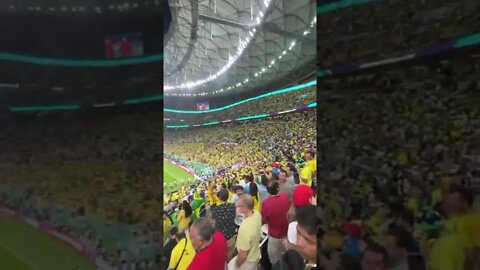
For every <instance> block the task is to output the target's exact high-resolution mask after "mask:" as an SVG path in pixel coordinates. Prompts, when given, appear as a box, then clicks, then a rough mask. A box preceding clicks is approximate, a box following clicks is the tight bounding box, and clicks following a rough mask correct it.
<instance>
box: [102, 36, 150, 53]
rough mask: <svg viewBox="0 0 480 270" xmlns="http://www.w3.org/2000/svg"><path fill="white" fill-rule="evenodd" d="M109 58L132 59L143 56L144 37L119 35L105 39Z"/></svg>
mask: <svg viewBox="0 0 480 270" xmlns="http://www.w3.org/2000/svg"><path fill="white" fill-rule="evenodd" d="M105 54H106V57H107V58H119V57H132V56H141V55H143V35H142V34H141V33H130V34H119V35H112V36H108V37H106V38H105Z"/></svg>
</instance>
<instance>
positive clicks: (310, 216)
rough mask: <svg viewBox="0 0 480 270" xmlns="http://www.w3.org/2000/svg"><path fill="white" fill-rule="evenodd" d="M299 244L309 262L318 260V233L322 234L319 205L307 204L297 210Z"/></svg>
mask: <svg viewBox="0 0 480 270" xmlns="http://www.w3.org/2000/svg"><path fill="white" fill-rule="evenodd" d="M296 220H297V245H298V246H299V248H300V249H301V250H302V255H303V256H304V258H305V259H307V260H308V261H309V262H312V263H315V262H316V261H317V235H322V234H323V231H322V229H321V220H320V216H319V215H318V213H317V207H316V206H314V205H306V206H303V207H300V208H299V209H297V211H296Z"/></svg>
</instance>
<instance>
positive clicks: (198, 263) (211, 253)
mask: <svg viewBox="0 0 480 270" xmlns="http://www.w3.org/2000/svg"><path fill="white" fill-rule="evenodd" d="M213 223H214V221H212V220H209V219H206V218H200V219H197V220H195V221H194V222H193V224H192V226H191V227H190V233H189V234H190V238H191V239H192V245H193V248H194V249H195V251H196V254H195V257H194V258H193V260H192V263H191V264H190V266H189V267H188V270H203V269H212V270H225V265H226V262H227V240H226V239H225V236H224V235H223V233H222V232H218V231H217V232H215V226H214V224H213Z"/></svg>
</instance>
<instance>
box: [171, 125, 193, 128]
mask: <svg viewBox="0 0 480 270" xmlns="http://www.w3.org/2000/svg"><path fill="white" fill-rule="evenodd" d="M189 126H190V125H178V126H167V128H188V127H189Z"/></svg>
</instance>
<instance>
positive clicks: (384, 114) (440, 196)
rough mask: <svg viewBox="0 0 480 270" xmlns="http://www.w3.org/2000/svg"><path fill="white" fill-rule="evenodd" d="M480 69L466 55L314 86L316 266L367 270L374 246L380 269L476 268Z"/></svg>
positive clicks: (327, 80)
mask: <svg viewBox="0 0 480 270" xmlns="http://www.w3.org/2000/svg"><path fill="white" fill-rule="evenodd" d="M479 63H480V62H479V61H478V57H477V56H476V55H475V53H472V52H465V53H459V54H454V55H450V56H443V57H442V56H438V57H436V58H434V59H431V60H430V61H416V62H413V63H408V64H406V65H403V66H391V67H389V68H384V69H382V70H380V69H377V70H372V71H363V72H361V73H357V74H350V75H344V76H337V77H331V78H325V79H324V80H321V81H319V85H318V87H319V94H318V110H319V112H318V115H319V118H318V124H319V125H318V128H319V129H318V137H319V145H318V153H319V154H318V161H319V169H318V171H319V178H320V179H322V180H324V181H326V183H328V184H325V185H322V186H321V187H323V188H325V189H323V190H322V189H320V192H319V198H318V199H319V206H320V207H321V208H322V210H323V213H322V214H323V215H322V221H323V223H324V224H325V230H326V234H325V236H324V238H323V239H322V243H323V246H324V250H322V253H324V254H327V255H325V256H324V257H322V260H323V263H324V265H327V266H328V265H329V263H332V262H335V264H336V267H339V268H340V269H371V268H368V267H366V266H365V263H366V261H367V260H368V256H369V253H368V251H369V249H370V248H372V247H373V246H375V245H376V246H377V247H380V248H381V249H383V250H386V252H387V254H388V257H389V261H384V264H385V269H393V268H388V267H405V268H403V269H442V268H446V269H447V268H448V269H474V268H468V267H474V265H476V264H478V261H476V257H475V255H473V254H474V252H475V249H476V248H477V247H478V246H479V245H480V244H479V242H478V240H475V239H478V236H479V235H478V230H476V229H474V228H475V227H478V225H480V215H479V214H478V213H479V209H478V205H475V203H474V200H476V199H475V198H476V197H478V193H479V191H480V190H479V189H478V186H479V182H480V181H479V179H478V160H477V154H478V151H477V148H478V130H479V126H478V124H479V121H478V120H479V115H478V106H477V104H478V95H477V91H478V90H479V84H478V83H479V76H478V69H479V67H480V66H479ZM477 201H478V200H477ZM452 228H455V229H452ZM392 241H393V242H392ZM372 242H374V243H377V244H373V243H372ZM447 243H448V244H447ZM398 249H400V250H403V251H402V252H403V253H398V252H396V251H398ZM377 252H378V251H377ZM470 252H472V253H470ZM401 254H403V255H401ZM446 254H449V255H446ZM367 255H368V256H367ZM362 256H363V261H362ZM362 263H363V268H362ZM395 269H396V268H395ZM399 269H400V268H399Z"/></svg>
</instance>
